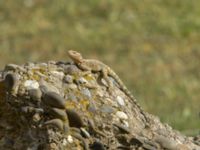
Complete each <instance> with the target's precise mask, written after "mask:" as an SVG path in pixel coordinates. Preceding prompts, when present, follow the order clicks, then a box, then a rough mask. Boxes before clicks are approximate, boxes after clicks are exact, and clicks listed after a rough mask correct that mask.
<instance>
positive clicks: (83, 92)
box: [81, 88, 92, 99]
mask: <svg viewBox="0 0 200 150" xmlns="http://www.w3.org/2000/svg"><path fill="white" fill-rule="evenodd" d="M81 93H82V94H83V95H85V96H86V97H87V98H89V99H90V98H91V97H92V95H91V93H90V91H89V90H88V88H83V89H82V90H81Z"/></svg>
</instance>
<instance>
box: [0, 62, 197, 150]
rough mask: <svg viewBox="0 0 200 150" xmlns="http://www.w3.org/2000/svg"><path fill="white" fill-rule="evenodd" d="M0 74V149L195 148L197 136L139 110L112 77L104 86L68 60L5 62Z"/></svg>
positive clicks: (98, 75) (187, 149) (104, 82)
mask: <svg viewBox="0 0 200 150" xmlns="http://www.w3.org/2000/svg"><path fill="white" fill-rule="evenodd" d="M0 78H1V82H0V149H2V150H12V149H13V150H22V149H24V150H26V149H27V150H81V149H83V150H90V149H91V150H106V149H109V150H117V149H124V150H129V149H130V150H134V149H138V150H139V149H140V150H142V149H144V150H157V149H170V150H179V149H180V150H182V149H183V150H190V149H191V150H199V149H200V146H198V145H200V144H199V142H198V139H199V138H198V137H196V138H194V139H193V138H192V137H186V136H184V135H182V134H180V133H179V132H178V131H175V130H173V129H172V128H171V127H170V126H168V125H167V124H162V123H161V122H160V121H159V119H158V118H157V117H155V116H152V115H150V114H148V113H145V112H144V113H142V114H141V113H140V109H139V108H138V106H137V105H135V104H134V103H133V102H132V101H131V99H130V98H129V97H127V96H126V94H125V93H123V91H121V90H120V88H119V85H118V84H117V82H116V81H115V80H114V79H113V78H112V77H110V78H109V79H110V81H111V82H112V83H113V87H112V89H111V90H110V88H111V87H108V84H107V83H106V81H105V80H104V79H103V78H102V76H101V73H98V72H96V73H93V72H88V71H87V72H84V71H82V70H80V69H79V68H78V67H77V66H76V65H75V64H74V63H73V62H54V61H49V62H47V63H26V64H24V65H21V66H18V65H15V64H9V65H6V66H5V68H4V70H3V71H1V73H0ZM108 88H109V90H108ZM144 115H145V116H144ZM145 118H148V120H146V119H145Z"/></svg>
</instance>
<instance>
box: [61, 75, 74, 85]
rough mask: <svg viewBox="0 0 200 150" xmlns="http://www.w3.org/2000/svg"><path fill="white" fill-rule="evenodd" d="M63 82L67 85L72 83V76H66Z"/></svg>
mask: <svg viewBox="0 0 200 150" xmlns="http://www.w3.org/2000/svg"><path fill="white" fill-rule="evenodd" d="M63 81H64V82H66V83H72V82H73V77H72V76H71V75H66V76H64V78H63Z"/></svg>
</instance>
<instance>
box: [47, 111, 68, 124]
mask: <svg viewBox="0 0 200 150" xmlns="http://www.w3.org/2000/svg"><path fill="white" fill-rule="evenodd" d="M50 114H51V115H53V116H55V117H56V118H59V119H61V120H63V121H65V120H67V114H66V112H65V110H63V109H58V108H52V109H51V110H50Z"/></svg>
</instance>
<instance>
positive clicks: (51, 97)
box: [42, 92, 65, 109]
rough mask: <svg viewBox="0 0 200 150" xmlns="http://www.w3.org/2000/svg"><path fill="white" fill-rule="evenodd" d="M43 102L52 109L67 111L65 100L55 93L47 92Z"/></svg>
mask: <svg viewBox="0 0 200 150" xmlns="http://www.w3.org/2000/svg"><path fill="white" fill-rule="evenodd" d="M42 100H43V102H44V103H45V104H46V105H48V106H51V107H55V108H61V109H65V100H64V98H62V97H61V96H60V95H59V94H57V93H55V92H47V93H45V94H44V96H43V98H42Z"/></svg>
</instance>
